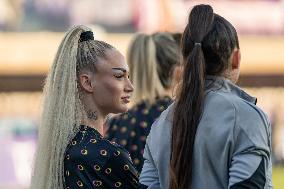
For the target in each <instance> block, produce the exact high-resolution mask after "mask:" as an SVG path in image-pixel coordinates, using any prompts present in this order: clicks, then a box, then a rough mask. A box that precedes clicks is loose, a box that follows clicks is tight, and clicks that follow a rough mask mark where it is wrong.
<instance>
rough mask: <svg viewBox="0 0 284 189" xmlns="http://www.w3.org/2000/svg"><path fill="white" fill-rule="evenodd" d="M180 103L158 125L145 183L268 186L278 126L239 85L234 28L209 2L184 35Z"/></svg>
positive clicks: (210, 188)
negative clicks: (274, 127)
mask: <svg viewBox="0 0 284 189" xmlns="http://www.w3.org/2000/svg"><path fill="white" fill-rule="evenodd" d="M182 56H183V78H182V81H181V84H180V85H179V86H180V88H179V92H178V95H177V99H176V101H175V103H174V104H173V105H171V106H170V107H169V108H168V109H167V110H165V111H164V112H163V113H162V114H161V116H160V118H159V119H158V120H157V121H156V122H155V123H154V124H153V126H152V129H151V132H150V134H149V136H148V139H147V142H146V146H145V152H144V158H145V159H146V160H145V162H144V166H143V170H142V173H141V177H140V182H141V183H143V184H145V185H148V186H150V185H151V186H152V187H154V185H155V186H156V188H162V189H166V188H170V189H227V188H229V189H243V188H250V189H264V188H265V189H268V188H272V183H271V128H270V124H269V121H268V119H267V117H266V115H265V114H264V113H263V111H262V110H261V109H260V108H259V107H257V106H256V98H254V97H251V96H250V95H248V94H247V93H245V92H244V91H243V90H242V89H240V88H239V87H238V86H236V85H235V83H236V81H237V79H238V76H239V67H240V50H239V42H238V36H237V33H236V30H235V28H234V27H233V26H232V25H231V24H230V23H229V22H228V21H227V20H226V19H224V18H223V17H221V16H219V15H217V14H215V13H214V12H213V9H212V7H211V6H209V5H197V6H195V7H194V8H193V9H192V11H191V13H190V15H189V19H188V24H187V26H186V28H185V31H184V33H183V37H182Z"/></svg>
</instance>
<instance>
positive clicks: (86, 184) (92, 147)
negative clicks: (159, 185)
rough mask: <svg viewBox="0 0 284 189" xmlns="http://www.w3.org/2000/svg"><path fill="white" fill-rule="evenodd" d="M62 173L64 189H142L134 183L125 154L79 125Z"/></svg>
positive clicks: (131, 168)
mask: <svg viewBox="0 0 284 189" xmlns="http://www.w3.org/2000/svg"><path fill="white" fill-rule="evenodd" d="M64 173H65V174H64V178H65V183H64V185H65V186H64V187H65V189H81V188H87V189H90V188H101V189H108V188H123V189H132V188H133V189H135V188H146V186H144V185H142V184H139V182H138V174H137V171H136V169H135V168H134V166H133V164H132V161H131V159H130V156H129V153H128V152H127V151H126V150H124V149H123V148H122V147H121V146H119V145H118V144H115V143H113V142H110V141H108V140H106V139H103V138H102V136H101V134H100V133H99V132H98V131H97V130H95V129H93V128H91V127H88V126H81V128H80V130H79V132H78V133H77V135H76V136H75V137H74V139H73V140H72V141H70V144H69V145H68V147H67V149H66V152H65V159H64Z"/></svg>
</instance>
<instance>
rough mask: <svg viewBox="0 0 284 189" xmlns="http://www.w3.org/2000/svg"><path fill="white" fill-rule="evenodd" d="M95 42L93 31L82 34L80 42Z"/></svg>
mask: <svg viewBox="0 0 284 189" xmlns="http://www.w3.org/2000/svg"><path fill="white" fill-rule="evenodd" d="M88 40H94V34H93V32H92V31H85V32H83V33H81V35H80V39H79V42H83V41H88Z"/></svg>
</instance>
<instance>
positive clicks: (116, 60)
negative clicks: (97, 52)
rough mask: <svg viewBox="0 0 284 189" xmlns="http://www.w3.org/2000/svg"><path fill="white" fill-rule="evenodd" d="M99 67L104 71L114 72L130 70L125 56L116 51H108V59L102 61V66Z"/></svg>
mask: <svg viewBox="0 0 284 189" xmlns="http://www.w3.org/2000/svg"><path fill="white" fill-rule="evenodd" d="M99 67H101V68H102V69H106V70H114V71H115V70H117V71H119V70H126V71H128V70H129V68H128V65H127V64H126V62H125V58H124V56H123V55H122V54H121V53H120V52H119V51H118V50H116V49H112V50H108V51H107V52H106V58H105V59H104V60H103V61H102V64H100V66H99ZM113 68H115V69H113ZM117 68H118V69H117Z"/></svg>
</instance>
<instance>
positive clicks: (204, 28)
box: [169, 5, 214, 189]
mask: <svg viewBox="0 0 284 189" xmlns="http://www.w3.org/2000/svg"><path fill="white" fill-rule="evenodd" d="M213 20H214V13H213V9H212V8H211V7H210V6H209V5H198V6H195V7H194V8H193V9H192V11H191V13H190V15H189V20H188V24H187V26H186V28H185V31H184V33H183V36H182V56H183V64H184V70H183V72H184V73H183V80H182V84H181V85H180V89H179V91H178V94H177V100H176V107H175V110H174V118H173V127H172V143H171V144H172V145H171V152H172V153H171V160H170V177H169V178H170V189H188V188H191V181H192V162H193V146H194V139H195V133H196V130H197V127H198V124H199V121H200V117H201V114H202V107H203V101H204V85H205V73H206V66H205V65H206V64H205V57H204V53H203V50H202V49H203V48H202V46H203V39H204V37H205V36H206V35H207V34H208V32H209V31H210V30H211V28H212V24H213Z"/></svg>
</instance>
